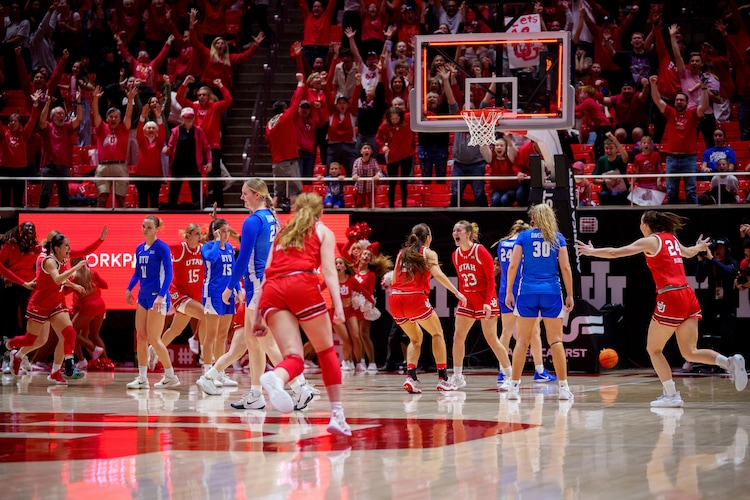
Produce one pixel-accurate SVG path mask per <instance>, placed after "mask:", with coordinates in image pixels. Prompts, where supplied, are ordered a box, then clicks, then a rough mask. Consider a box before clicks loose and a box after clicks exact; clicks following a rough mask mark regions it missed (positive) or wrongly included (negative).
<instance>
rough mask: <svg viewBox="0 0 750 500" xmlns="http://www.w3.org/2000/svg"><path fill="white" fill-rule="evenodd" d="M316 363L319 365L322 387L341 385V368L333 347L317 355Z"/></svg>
mask: <svg viewBox="0 0 750 500" xmlns="http://www.w3.org/2000/svg"><path fill="white" fill-rule="evenodd" d="M318 363H319V364H320V370H321V372H322V375H323V384H324V385H327V386H328V385H338V384H341V366H340V365H339V357H338V356H337V355H336V350H335V349H334V348H333V346H331V347H329V348H328V349H326V350H324V351H321V352H319V353H318Z"/></svg>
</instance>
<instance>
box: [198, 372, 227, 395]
mask: <svg viewBox="0 0 750 500" xmlns="http://www.w3.org/2000/svg"><path fill="white" fill-rule="evenodd" d="M195 385H197V386H198V388H200V390H201V391H203V392H205V393H206V394H208V395H209V396H219V395H220V394H221V391H220V390H219V389H218V388H217V387H216V385H215V384H214V381H213V380H212V379H210V378H208V377H206V376H205V375H201V376H200V377H199V378H198V380H196V381H195Z"/></svg>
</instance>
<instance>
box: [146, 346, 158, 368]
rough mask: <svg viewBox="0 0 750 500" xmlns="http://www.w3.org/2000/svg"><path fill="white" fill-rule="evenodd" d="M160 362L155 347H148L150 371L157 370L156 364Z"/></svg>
mask: <svg viewBox="0 0 750 500" xmlns="http://www.w3.org/2000/svg"><path fill="white" fill-rule="evenodd" d="M157 361H159V357H158V356H157V355H156V351H155V350H154V346H152V345H150V346H148V369H149V370H153V369H154V368H156V362H157Z"/></svg>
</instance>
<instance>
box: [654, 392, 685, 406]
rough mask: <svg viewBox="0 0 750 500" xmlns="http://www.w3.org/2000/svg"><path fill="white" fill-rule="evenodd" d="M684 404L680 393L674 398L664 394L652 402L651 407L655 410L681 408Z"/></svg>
mask: <svg viewBox="0 0 750 500" xmlns="http://www.w3.org/2000/svg"><path fill="white" fill-rule="evenodd" d="M683 404H684V401H682V398H681V397H680V393H679V392H678V393H677V394H675V395H674V396H667V395H666V394H663V393H662V395H661V396H659V397H658V398H656V399H655V400H653V401H651V406H652V407H654V408H680V407H681V406H682V405H683Z"/></svg>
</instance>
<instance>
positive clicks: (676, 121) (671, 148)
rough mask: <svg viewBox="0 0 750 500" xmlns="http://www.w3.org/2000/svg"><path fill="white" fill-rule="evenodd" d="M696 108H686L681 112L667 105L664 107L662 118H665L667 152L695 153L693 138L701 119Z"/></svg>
mask: <svg viewBox="0 0 750 500" xmlns="http://www.w3.org/2000/svg"><path fill="white" fill-rule="evenodd" d="M696 109H697V108H693V109H686V110H685V111H683V112H682V113H678V112H677V110H676V109H674V108H673V107H672V106H669V105H667V107H666V108H665V109H664V118H666V119H667V129H666V133H667V146H666V148H665V149H666V152H667V153H682V154H693V155H694V154H696V152H697V147H696V144H697V142H696V140H695V138H696V137H698V123H699V122H700V121H701V119H700V118H698V114H697V113H696Z"/></svg>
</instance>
